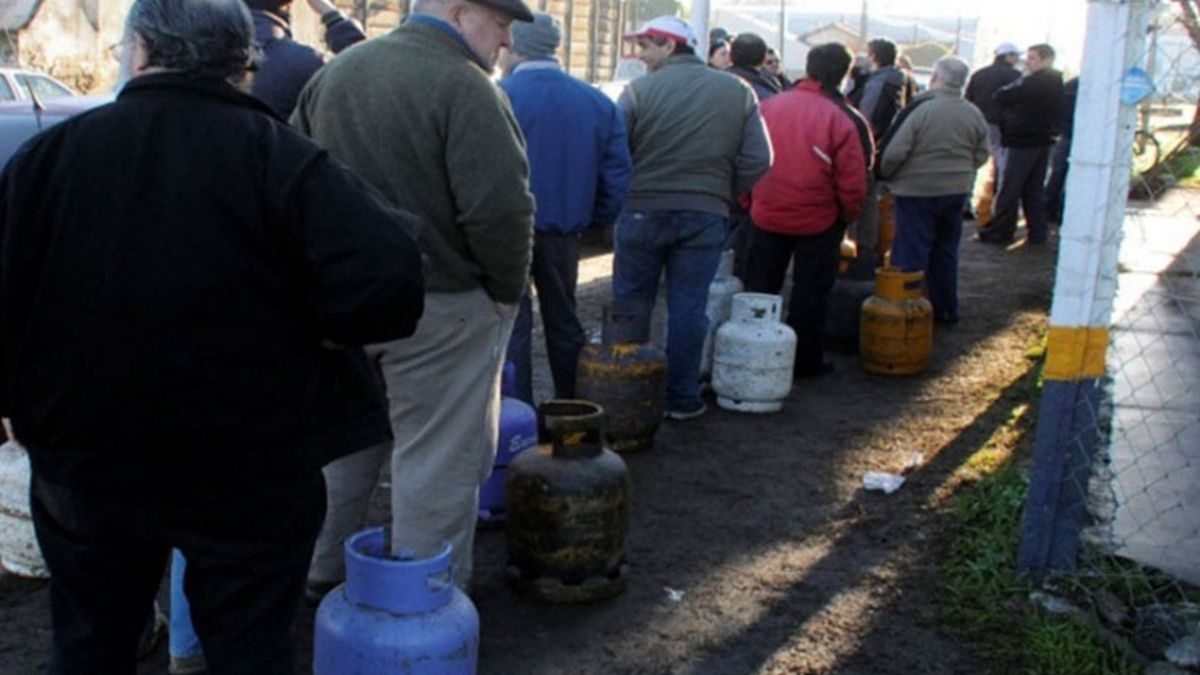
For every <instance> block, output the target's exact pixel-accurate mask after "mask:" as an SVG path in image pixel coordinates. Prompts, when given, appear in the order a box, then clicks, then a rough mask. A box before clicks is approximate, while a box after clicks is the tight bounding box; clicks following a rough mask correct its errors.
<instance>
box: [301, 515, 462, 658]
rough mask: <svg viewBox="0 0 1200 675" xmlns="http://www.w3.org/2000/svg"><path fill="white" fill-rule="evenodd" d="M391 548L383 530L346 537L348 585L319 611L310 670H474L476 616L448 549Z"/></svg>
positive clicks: (336, 589)
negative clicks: (402, 553)
mask: <svg viewBox="0 0 1200 675" xmlns="http://www.w3.org/2000/svg"><path fill="white" fill-rule="evenodd" d="M389 549H390V544H389V542H388V541H387V537H386V536H385V533H384V529H383V528H375V529H371V530H365V531H363V532H359V533H358V534H355V535H353V536H352V537H350V538H349V539H347V540H346V546H345V550H346V583H344V584H342V585H341V586H338V587H337V588H335V589H333V590H332V591H330V592H329V594H328V595H326V596H325V599H324V600H323V601H321V606H320V608H319V609H317V622H316V629H315V631H314V634H313V673H314V674H315V675H358V674H362V675H367V674H368V673H369V674H372V675H389V674H392V673H396V674H399V673H404V674H405V675H450V674H452V673H453V674H454V675H460V674H467V673H470V674H473V673H475V669H476V666H477V664H478V661H479V614H478V613H477V612H476V611H475V606H474V605H473V604H471V601H470V599H468V598H467V596H466V594H465V593H463V592H462V591H461V590H459V589H458V587H457V586H455V585H454V581H453V578H452V575H451V572H450V567H451V565H450V544H446V547H445V548H444V549H442V552H441V553H439V554H437V555H436V556H434V557H432V558H422V559H411V558H410V559H404V558H402V557H395V556H392V555H389V553H388V551H389Z"/></svg>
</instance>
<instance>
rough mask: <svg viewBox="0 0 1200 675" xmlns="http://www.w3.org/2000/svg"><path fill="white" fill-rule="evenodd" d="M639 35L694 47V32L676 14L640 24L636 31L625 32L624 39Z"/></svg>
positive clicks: (634, 38) (631, 38)
mask: <svg viewBox="0 0 1200 675" xmlns="http://www.w3.org/2000/svg"><path fill="white" fill-rule="evenodd" d="M641 37H652V38H654V37H656V38H663V39H666V40H671V41H672V42H678V43H681V44H685V45H687V46H689V47H693V48H694V47H695V46H696V44H697V42H696V33H695V32H694V31H692V27H691V26H689V25H688V23H687V22H686V21H684V20H683V19H681V18H679V17H677V16H660V17H658V18H657V19H650V20H649V21H647V22H646V23H644V24H642V28H641V30H639V31H637V32H636V33H626V34H625V39H626V40H636V39H638V38H641Z"/></svg>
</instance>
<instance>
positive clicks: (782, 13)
mask: <svg viewBox="0 0 1200 675" xmlns="http://www.w3.org/2000/svg"><path fill="white" fill-rule="evenodd" d="M785 45H787V0H779V67H780V68H783V67H784V65H783V56H784V49H786V46H785Z"/></svg>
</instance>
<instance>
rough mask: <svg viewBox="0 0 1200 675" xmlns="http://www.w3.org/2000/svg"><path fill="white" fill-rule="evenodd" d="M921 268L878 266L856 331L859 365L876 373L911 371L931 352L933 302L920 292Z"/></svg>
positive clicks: (920, 367) (923, 364) (916, 370)
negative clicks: (873, 286) (907, 270)
mask: <svg viewBox="0 0 1200 675" xmlns="http://www.w3.org/2000/svg"><path fill="white" fill-rule="evenodd" d="M924 284H925V273H924V272H902V271H900V270H899V269H897V268H895V267H884V268H881V269H880V270H879V271H878V272H877V273H876V275H875V295H872V296H871V297H869V298H867V301H866V302H864V303H863V306H862V318H861V321H860V323H861V327H860V329H859V335H858V349H859V355H860V356H861V357H862V367H863V370H866V371H867V372H868V373H875V374H877V375H915V374H917V373H919V372H921V371H922V370H925V368H926V367H927V366H928V365H929V355H930V354H931V353H932V352H933V305H931V304H929V301H928V300H926V299H925V297H924V296H923V295H922V294H921V290H922V287H923V286H924Z"/></svg>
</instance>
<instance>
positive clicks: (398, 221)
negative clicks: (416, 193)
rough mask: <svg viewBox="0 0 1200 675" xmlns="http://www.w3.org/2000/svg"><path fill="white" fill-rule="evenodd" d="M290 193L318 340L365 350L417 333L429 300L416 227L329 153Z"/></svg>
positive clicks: (316, 161) (308, 169) (313, 164)
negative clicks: (321, 338) (418, 322)
mask: <svg viewBox="0 0 1200 675" xmlns="http://www.w3.org/2000/svg"><path fill="white" fill-rule="evenodd" d="M290 194H291V199H289V200H288V202H289V203H290V205H291V206H290V208H291V209H292V213H291V214H289V215H290V218H289V219H288V220H289V221H290V222H291V223H295V224H296V225H297V230H296V233H297V234H296V236H297V237H298V238H299V248H300V250H301V253H302V255H303V260H304V264H305V267H306V272H307V276H308V281H309V292H308V304H309V308H310V310H311V312H312V314H313V316H314V317H315V320H316V324H317V328H318V330H319V331H320V334H321V336H322V337H323V338H326V339H329V340H331V341H333V342H336V343H338V344H342V345H362V344H368V343H372V342H384V341H387V340H395V339H398V338H403V337H408V336H410V335H412V334H413V331H415V330H416V327H417V320H418V319H420V317H421V312H422V311H423V309H424V297H425V287H424V276H423V274H422V271H421V253H420V249H419V248H418V247H417V243H416V241H415V240H414V238H413V236H412V234H411V232H412V231H413V230H414V228H415V221H413V220H412V219H411V217H409V216H407V215H406V214H404V213H402V212H400V211H398V210H396V209H395V208H393V207H391V206H390V205H388V204H387V202H386V200H385V199H384V198H383V196H382V195H380V194H379V193H378V192H376V191H375V189H374V188H372V187H371V186H369V185H368V184H367V183H365V182H364V181H363V180H361V179H360V178H358V176H356V175H355V174H354V173H352V172H351V171H350V170H349V169H346V168H345V167H343V166H341V165H340V164H338V163H337V162H335V161H333V160H332V159H331V158H330V157H329V156H328V155H327V154H326V153H324V152H322V153H320V154H319V155H318V156H317V157H316V159H314V160H313V161H311V162H310V163H309V165H308V166H307V167H305V169H304V170H303V172H302V173H301V174H300V176H299V177H298V178H297V180H296V185H295V188H294V190H292V191H291V192H290Z"/></svg>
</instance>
